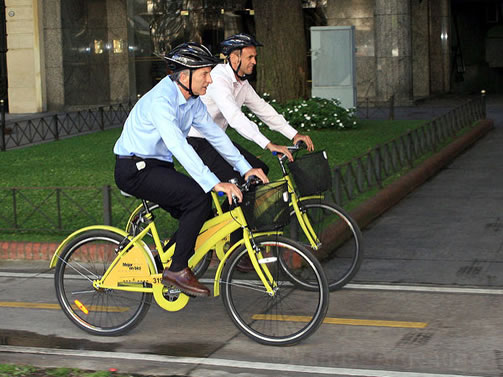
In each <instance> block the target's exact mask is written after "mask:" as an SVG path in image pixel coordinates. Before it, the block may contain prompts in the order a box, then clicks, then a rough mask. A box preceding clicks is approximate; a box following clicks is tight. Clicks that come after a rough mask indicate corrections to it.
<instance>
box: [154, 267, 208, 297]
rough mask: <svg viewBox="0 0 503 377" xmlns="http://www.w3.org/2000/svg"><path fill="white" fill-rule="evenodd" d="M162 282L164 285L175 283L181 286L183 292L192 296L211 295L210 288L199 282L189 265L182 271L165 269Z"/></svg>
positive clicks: (178, 286)
mask: <svg viewBox="0 0 503 377" xmlns="http://www.w3.org/2000/svg"><path fill="white" fill-rule="evenodd" d="M162 284H164V285H167V286H169V285H174V286H175V287H177V288H180V289H181V291H182V292H184V293H186V294H188V295H191V296H209V295H210V290H209V289H208V288H207V287H205V286H204V285H202V284H201V283H199V281H198V280H197V278H196V277H195V276H194V274H193V273H192V270H191V269H190V268H188V267H186V268H184V269H183V270H181V271H177V272H173V271H170V270H168V269H167V268H166V269H164V271H163V273H162Z"/></svg>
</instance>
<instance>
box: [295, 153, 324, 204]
mask: <svg viewBox="0 0 503 377" xmlns="http://www.w3.org/2000/svg"><path fill="white" fill-rule="evenodd" d="M288 168H289V169H290V172H291V173H292V175H293V180H294V182H295V185H296V186H297V190H298V191H299V193H300V195H301V196H308V195H315V194H320V193H322V192H324V191H327V190H329V189H330V187H331V181H332V179H331V175H330V167H329V165H328V158H327V153H326V152H325V151H319V152H313V153H307V154H305V155H303V156H300V157H298V158H296V159H295V161H294V162H290V163H289V164H288Z"/></svg>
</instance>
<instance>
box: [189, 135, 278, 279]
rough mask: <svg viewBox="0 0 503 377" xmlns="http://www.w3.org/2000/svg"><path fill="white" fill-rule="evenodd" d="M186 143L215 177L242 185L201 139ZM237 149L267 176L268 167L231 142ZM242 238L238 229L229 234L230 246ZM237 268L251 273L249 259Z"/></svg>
mask: <svg viewBox="0 0 503 377" xmlns="http://www.w3.org/2000/svg"><path fill="white" fill-rule="evenodd" d="M187 141H188V142H189V144H190V145H192V147H193V148H194V150H195V151H196V152H197V154H198V155H199V157H201V160H203V162H204V164H205V165H206V166H208V167H209V168H210V170H211V171H212V172H213V173H215V174H216V176H217V177H218V178H219V179H220V180H221V181H222V182H228V181H229V180H230V179H232V178H236V179H237V180H238V182H240V183H244V181H243V178H242V177H241V176H240V175H239V173H238V172H237V171H235V170H234V169H233V167H232V166H231V165H230V164H229V163H228V162H227V161H225V160H224V159H223V158H222V156H220V154H219V153H218V152H217V151H216V149H215V148H213V146H212V145H211V144H210V143H209V142H208V141H207V140H206V139H204V138H201V137H188V138H187ZM233 144H234V145H235V146H236V148H237V149H239V151H240V152H241V154H242V155H243V156H244V157H245V159H246V161H248V162H249V163H250V165H251V166H252V167H254V168H260V169H262V170H263V172H264V173H265V174H266V175H267V173H268V172H269V167H268V166H267V165H266V164H265V163H264V162H262V161H261V160H259V159H258V158H257V157H255V156H254V155H253V154H251V153H250V152H248V151H247V150H246V149H244V148H243V147H242V146H241V145H239V144H238V143H236V142H233ZM222 209H223V210H224V211H227V210H228V209H229V204H228V203H227V201H225V202H224V204H223V206H222ZM241 238H243V232H242V231H241V230H240V229H238V230H236V231H235V232H233V233H232V234H231V240H230V243H231V245H234V244H235V243H236V242H238V241H239V240H241ZM237 268H238V269H239V270H240V271H241V272H249V271H253V265H252V263H251V261H250V259H249V258H241V259H240V261H239V264H238V266H237Z"/></svg>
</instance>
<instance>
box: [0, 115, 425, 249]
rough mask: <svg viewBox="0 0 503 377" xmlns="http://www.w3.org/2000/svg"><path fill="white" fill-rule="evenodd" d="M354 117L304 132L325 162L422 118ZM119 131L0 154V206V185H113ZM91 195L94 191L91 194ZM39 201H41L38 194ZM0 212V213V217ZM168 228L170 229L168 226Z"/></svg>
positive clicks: (11, 236)
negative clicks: (356, 121)
mask: <svg viewBox="0 0 503 377" xmlns="http://www.w3.org/2000/svg"><path fill="white" fill-rule="evenodd" d="M360 122H361V125H360V128H358V129H354V130H344V131H334V130H315V131H311V132H309V135H310V136H311V138H312V139H313V142H314V144H315V147H316V149H318V150H319V149H325V150H326V151H327V152H328V156H329V160H330V163H331V165H335V164H340V163H342V162H345V161H348V160H350V159H352V158H353V157H356V156H358V155H361V154H363V153H366V152H367V151H368V150H369V149H371V148H372V147H374V146H375V145H377V144H380V143H384V142H387V141H389V140H391V139H393V138H396V137H398V136H399V135H402V134H404V133H405V132H407V130H409V129H413V128H416V127H418V126H420V125H421V124H423V123H424V121H370V120H362V121H360ZM120 132H121V129H120V128H116V129H110V130H106V131H102V132H97V133H93V134H88V135H82V136H77V137H72V138H68V139H64V140H60V141H55V142H50V143H45V144H40V145H34V146H31V147H26V148H23V149H17V150H10V151H7V152H3V153H1V154H0V156H1V159H2V169H1V170H0V211H2V212H3V211H6V212H5V213H8V212H9V210H10V208H11V206H12V200H11V199H10V197H9V191H8V190H1V189H2V188H12V187H56V186H58V187H61V186H62V187H97V188H100V187H102V186H104V185H110V186H112V187H115V183H114V178H113V169H114V163H115V160H114V154H113V146H114V143H115V141H116V140H117V138H118V137H119V135H120ZM263 132H264V134H265V135H266V136H268V137H269V138H270V139H271V140H272V142H274V143H277V144H286V143H288V141H287V140H286V139H285V138H284V137H283V136H282V135H280V134H278V133H277V132H272V131H270V130H269V129H264V130H263ZM228 133H229V136H230V137H231V138H232V139H233V140H236V141H238V142H239V143H241V144H242V145H243V146H244V147H245V148H247V149H248V150H250V151H251V152H252V153H254V154H256V155H257V156H260V158H261V159H262V160H263V161H264V162H266V163H267V164H268V165H269V167H270V168H271V171H270V173H269V178H270V179H276V178H279V177H280V170H279V165H278V163H277V162H276V161H275V159H276V157H275V156H273V155H272V154H270V153H269V152H268V151H264V150H262V149H260V148H259V147H258V146H257V145H256V144H255V143H252V142H249V141H247V140H245V139H243V138H242V137H241V136H239V135H237V133H236V132H235V131H234V130H232V129H231V130H229V131H228ZM178 169H181V167H178ZM41 195H42V194H41ZM94 195H95V196H96V194H94ZM40 200H42V201H43V199H39V201H40ZM91 204H92V203H91V200H89V205H91ZM95 204H96V205H97V207H96V208H98V209H97V210H96V211H97V212H98V215H97V216H98V217H100V216H101V213H100V211H102V210H99V205H100V204H99V195H98V199H97V202H96V203H95ZM48 210H49V209H48ZM10 211H11V210H10ZM27 211H28V209H26V210H25V212H27ZM114 212H115V211H114ZM65 216H66V217H67V218H72V217H78V214H75V213H71V214H70V213H69V214H65ZM1 217H2V216H1V214H0V220H1ZM21 217H22V216H21ZM64 220H65V219H64ZM31 221H35V222H37V221H38V222H43V219H42V218H41V219H32V220H31ZM72 224H73V223H72ZM84 225H90V224H79V223H75V225H74V226H72V229H73V228H74V229H77V228H79V227H80V226H84ZM0 226H1V225H0ZM169 231H170V232H171V229H170V230H169ZM65 234H67V232H66V233H59V234H58V233H53V232H49V233H48V232H38V233H35V234H34V233H22V232H4V233H0V240H21V241H25V240H30V241H61V239H62V238H63V236H64V235H65Z"/></svg>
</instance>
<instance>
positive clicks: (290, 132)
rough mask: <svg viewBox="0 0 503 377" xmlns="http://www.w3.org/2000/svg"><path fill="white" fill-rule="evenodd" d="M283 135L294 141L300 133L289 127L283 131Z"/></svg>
mask: <svg viewBox="0 0 503 377" xmlns="http://www.w3.org/2000/svg"><path fill="white" fill-rule="evenodd" d="M282 133H283V135H284V136H285V137H286V138H288V139H290V140H293V138H294V137H295V135H297V133H298V132H297V130H296V129H295V128H293V127H292V126H290V125H289V126H288V128H285V129H284V130H283V132H282Z"/></svg>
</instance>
